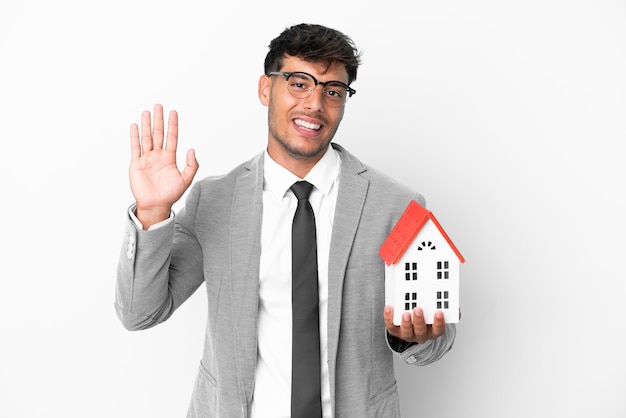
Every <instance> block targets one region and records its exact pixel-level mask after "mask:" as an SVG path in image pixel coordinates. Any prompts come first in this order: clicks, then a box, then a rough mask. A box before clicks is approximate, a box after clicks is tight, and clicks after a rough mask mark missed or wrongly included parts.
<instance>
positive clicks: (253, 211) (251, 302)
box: [230, 154, 263, 400]
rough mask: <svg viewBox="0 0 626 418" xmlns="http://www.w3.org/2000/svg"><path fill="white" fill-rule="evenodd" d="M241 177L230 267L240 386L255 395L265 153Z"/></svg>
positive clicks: (236, 193)
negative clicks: (253, 392)
mask: <svg viewBox="0 0 626 418" xmlns="http://www.w3.org/2000/svg"><path fill="white" fill-rule="evenodd" d="M246 168H247V169H248V170H247V171H246V172H244V173H243V174H242V175H241V176H239V177H238V178H237V182H236V184H235V190H234V195H233V205H232V211H231V219H230V225H231V227H230V237H231V239H230V242H231V248H230V258H231V260H230V266H231V278H232V280H231V283H232V292H233V293H232V301H233V312H232V315H233V316H232V318H233V322H232V325H233V326H234V333H235V337H236V342H237V355H235V359H236V361H237V363H238V367H237V369H238V371H239V378H240V385H241V386H242V389H243V391H244V393H245V395H246V399H248V400H250V399H251V398H252V391H253V388H254V373H255V369H256V360H257V326H258V306H259V262H260V257H261V221H262V211H263V196H262V195H263V155H262V154H260V155H259V156H257V157H256V158H255V159H253V160H251V162H250V163H249V164H248V165H247V166H246Z"/></svg>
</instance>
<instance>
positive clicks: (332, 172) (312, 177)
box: [263, 146, 341, 199]
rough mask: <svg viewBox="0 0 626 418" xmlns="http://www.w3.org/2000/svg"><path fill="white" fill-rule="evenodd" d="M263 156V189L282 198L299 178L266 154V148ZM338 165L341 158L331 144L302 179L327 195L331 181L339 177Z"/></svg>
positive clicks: (331, 184)
mask: <svg viewBox="0 0 626 418" xmlns="http://www.w3.org/2000/svg"><path fill="white" fill-rule="evenodd" d="M264 158H265V161H264V163H263V178H264V180H265V181H264V182H263V189H264V190H265V191H267V192H269V193H271V194H272V195H274V197H275V198H276V199H282V198H283V196H285V193H287V190H289V188H290V187H291V185H293V184H294V183H295V182H297V181H299V180H301V179H300V178H299V177H298V176H296V175H295V174H293V173H292V172H291V171H289V170H287V169H286V168H284V167H283V166H281V165H280V164H278V163H277V162H276V161H274V160H273V159H272V157H270V155H269V154H268V152H267V149H266V150H265V155H264ZM340 167H341V159H340V157H339V153H338V152H337V150H335V149H334V148H333V147H332V146H331V147H328V150H327V151H326V153H324V156H323V157H322V158H321V159H320V160H319V161H318V162H317V164H315V166H313V168H312V169H311V171H309V173H308V174H307V175H306V177H305V178H304V179H302V180H306V181H308V182H309V183H311V184H312V185H313V186H315V188H316V189H318V190H319V191H321V192H322V193H323V194H324V195H327V194H328V193H329V192H330V190H331V188H332V186H333V183H334V182H335V181H336V180H337V178H338V177H339V169H340Z"/></svg>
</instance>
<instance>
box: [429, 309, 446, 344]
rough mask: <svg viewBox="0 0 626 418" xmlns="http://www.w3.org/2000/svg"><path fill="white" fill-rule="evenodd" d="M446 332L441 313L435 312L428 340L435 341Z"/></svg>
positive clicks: (444, 320) (444, 321)
mask: <svg viewBox="0 0 626 418" xmlns="http://www.w3.org/2000/svg"><path fill="white" fill-rule="evenodd" d="M445 331H446V319H445V317H444V315H443V312H441V311H437V312H435V319H434V321H433V326H432V328H431V330H430V335H429V338H430V339H431V340H432V339H435V338H438V337H440V336H441V335H443V333H444V332H445Z"/></svg>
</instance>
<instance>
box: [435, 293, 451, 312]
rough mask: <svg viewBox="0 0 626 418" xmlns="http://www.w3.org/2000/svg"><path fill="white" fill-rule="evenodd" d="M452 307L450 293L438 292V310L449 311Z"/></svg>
mask: <svg viewBox="0 0 626 418" xmlns="http://www.w3.org/2000/svg"><path fill="white" fill-rule="evenodd" d="M449 307H450V302H449V292H448V291H447V290H446V291H444V292H437V309H448V308H449Z"/></svg>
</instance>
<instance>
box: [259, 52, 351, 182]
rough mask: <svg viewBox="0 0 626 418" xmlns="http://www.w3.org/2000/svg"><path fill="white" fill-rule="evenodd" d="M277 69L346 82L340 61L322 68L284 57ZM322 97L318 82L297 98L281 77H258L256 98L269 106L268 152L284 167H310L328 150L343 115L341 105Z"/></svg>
mask: <svg viewBox="0 0 626 418" xmlns="http://www.w3.org/2000/svg"><path fill="white" fill-rule="evenodd" d="M280 71H286V72H293V71H303V72H306V73H309V74H311V75H312V76H313V77H315V78H316V79H317V80H318V81H321V82H326V81H341V82H343V83H346V84H347V83H348V73H347V72H346V69H345V66H344V65H343V64H334V65H332V66H330V67H329V68H327V69H326V68H325V66H324V65H323V64H318V63H312V62H308V61H304V60H301V59H299V58H296V57H292V56H286V57H285V59H284V61H283V67H282V68H281V69H280ZM322 96H323V88H322V86H321V85H318V86H316V87H315V90H313V93H312V94H311V95H310V96H309V97H306V98H303V99H299V98H296V97H293V96H292V95H291V94H290V93H289V91H288V90H287V81H286V80H285V77H284V76H282V75H275V76H271V77H268V76H266V75H263V76H261V79H260V80H259V98H260V99H261V102H262V103H263V104H264V105H266V106H268V108H269V109H268V123H269V138H268V153H269V154H270V156H271V157H272V158H273V159H274V160H275V161H276V162H278V163H279V164H281V165H283V166H284V167H286V168H290V167H292V166H294V165H296V166H303V165H304V166H308V168H309V169H310V168H311V167H312V166H313V165H314V164H315V163H317V161H319V160H320V158H322V156H323V155H324V153H325V152H326V150H327V149H328V146H329V144H330V142H331V140H332V138H333V137H334V135H335V132H336V131H337V128H338V127H339V123H340V122H341V119H342V118H343V112H344V106H341V107H331V106H328V104H326V103H325V101H324V99H323V97H322ZM292 171H293V170H292Z"/></svg>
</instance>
